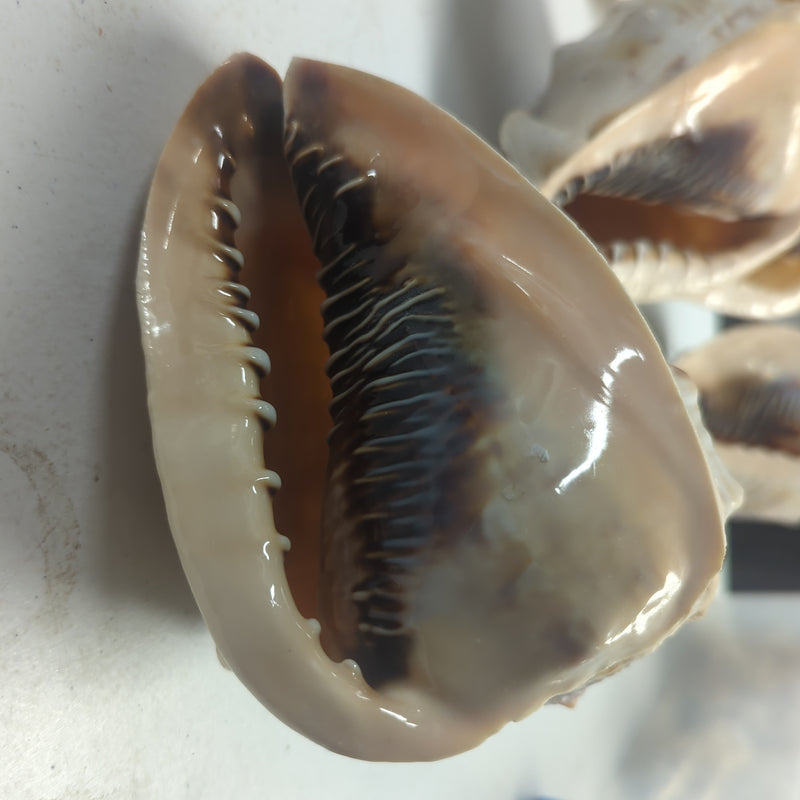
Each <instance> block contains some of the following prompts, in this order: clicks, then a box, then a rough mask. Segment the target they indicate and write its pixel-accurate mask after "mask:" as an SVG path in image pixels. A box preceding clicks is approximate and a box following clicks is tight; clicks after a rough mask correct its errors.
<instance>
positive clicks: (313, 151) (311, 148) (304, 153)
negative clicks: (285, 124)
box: [286, 123, 325, 169]
mask: <svg viewBox="0 0 800 800" xmlns="http://www.w3.org/2000/svg"><path fill="white" fill-rule="evenodd" d="M295 124H296V123H295ZM298 127H299V126H298ZM293 138H294V137H293ZM289 149H290V148H289V147H287V148H286V154H287V156H288V154H289ZM324 152H325V146H324V145H323V144H320V143H319V142H312V143H311V144H308V145H306V146H305V147H301V148H300V149H299V150H298V151H297V152H296V153H295V154H294V155H293V156H292V160H291V161H290V162H289V166H290V167H291V168H292V169H294V168H295V167H296V166H297V165H298V164H299V163H300V162H301V161H303V160H305V159H306V158H308V157H309V156H313V155H321V154H322V153H324Z"/></svg>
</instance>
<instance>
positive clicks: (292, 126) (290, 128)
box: [283, 119, 300, 153]
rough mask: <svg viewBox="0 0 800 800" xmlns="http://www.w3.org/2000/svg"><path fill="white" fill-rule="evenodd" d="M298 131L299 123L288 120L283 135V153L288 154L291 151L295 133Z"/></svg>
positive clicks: (294, 120)
mask: <svg viewBox="0 0 800 800" xmlns="http://www.w3.org/2000/svg"><path fill="white" fill-rule="evenodd" d="M299 130H300V123H299V122H298V121H297V120H296V119H292V120H289V121H288V122H287V123H286V127H285V130H284V135H283V152H284V153H288V152H289V151H290V150H291V149H292V145H293V144H294V140H295V137H296V136H297V132H298V131H299Z"/></svg>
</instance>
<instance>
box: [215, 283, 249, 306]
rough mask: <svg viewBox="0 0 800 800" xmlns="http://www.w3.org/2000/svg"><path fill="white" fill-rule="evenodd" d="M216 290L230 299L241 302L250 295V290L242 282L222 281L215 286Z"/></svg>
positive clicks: (245, 300)
mask: <svg viewBox="0 0 800 800" xmlns="http://www.w3.org/2000/svg"><path fill="white" fill-rule="evenodd" d="M217 292H218V293H219V294H221V295H223V296H224V297H227V298H229V299H231V300H237V301H242V302H247V301H248V300H249V299H250V298H251V296H252V294H251V292H250V290H249V289H248V288H247V287H246V286H245V285H244V284H243V283H236V282H235V281H222V283H220V284H219V286H217Z"/></svg>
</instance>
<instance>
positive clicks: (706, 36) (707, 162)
mask: <svg viewBox="0 0 800 800" xmlns="http://www.w3.org/2000/svg"><path fill="white" fill-rule="evenodd" d="M799 48H800V4H798V3H796V2H779V0H761V1H760V2H757V1H756V2H754V1H753V0H750V1H749V2H747V1H746V0H710V2H709V1H707V2H697V1H696V0H691V2H689V0H640V1H638V2H637V1H636V0H632V1H631V2H627V3H623V4H620V5H617V6H614V7H612V8H611V9H610V10H609V13H608V15H607V17H606V19H605V22H604V23H603V25H602V26H601V27H600V28H599V29H598V30H597V31H595V32H594V33H593V34H591V35H590V36H588V37H587V38H586V39H584V40H582V41H580V42H577V43H573V44H568V45H566V46H564V47H562V48H560V49H559V50H558V51H557V52H556V55H555V61H554V66H553V74H552V78H551V82H550V85H549V88H548V90H547V92H546V94H545V95H544V97H543V98H542V99H541V101H540V102H539V104H538V105H537V107H536V108H535V109H534V110H533V112H531V113H530V114H528V113H526V112H522V111H517V112H514V113H512V114H511V115H510V116H509V117H508V118H507V119H506V120H505V122H504V124H503V126H502V130H501V144H502V146H503V149H504V150H505V152H506V153H507V154H508V155H509V157H510V158H511V160H512V161H513V162H515V163H516V164H517V165H518V166H519V167H520V169H521V170H522V171H523V172H524V173H525V174H526V175H528V177H529V178H530V179H531V180H532V181H533V182H534V184H535V185H537V186H538V187H539V188H540V189H541V190H542V192H543V193H544V194H545V196H547V197H549V198H550V199H552V200H553V201H554V202H556V203H557V204H559V205H561V206H562V207H564V208H565V210H566V211H567V213H569V214H570V215H571V216H572V217H573V218H574V219H575V220H576V221H577V222H578V224H579V225H581V227H583V229H584V230H585V231H586V232H587V233H588V235H589V236H590V238H592V239H593V241H595V243H596V244H597V245H598V246H599V247H600V249H601V251H602V252H603V253H604V255H606V257H607V259H608V260H609V262H610V263H611V265H612V267H613V269H614V271H615V273H616V274H617V276H618V277H619V278H620V279H621V280H622V282H623V284H624V285H625V288H626V289H627V291H628V292H629V293H630V295H631V297H632V298H633V299H634V300H635V301H637V302H650V301H657V300H664V299H669V298H683V299H688V300H692V301H695V302H698V303H703V304H705V305H706V306H708V307H710V308H712V309H714V310H716V311H719V312H723V313H730V314H735V315H737V316H744V317H774V316H782V315H789V314H792V313H794V312H795V311H796V310H797V309H798V308H800V260H798V258H797V255H796V248H797V246H798V242H799V241H800V195H798V193H797V191H796V187H797V185H800V113H798V109H799V108H800V60H798V59H797V57H796V54H797V51H798V49H799Z"/></svg>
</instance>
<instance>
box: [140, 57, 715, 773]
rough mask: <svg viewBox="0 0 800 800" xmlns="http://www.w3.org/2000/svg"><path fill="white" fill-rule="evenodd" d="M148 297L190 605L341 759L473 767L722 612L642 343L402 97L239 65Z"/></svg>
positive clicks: (548, 229)
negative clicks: (540, 718)
mask: <svg viewBox="0 0 800 800" xmlns="http://www.w3.org/2000/svg"><path fill="white" fill-rule="evenodd" d="M284 115H285V118H286V127H285V137H286V139H285V149H286V161H284V156H283V150H284V147H283V144H282V139H283V136H284V129H283V123H284ZM292 183H293V184H294V189H293V188H292ZM294 190H296V191H297V196H296V197H295V194H294ZM303 220H304V221H305V225H306V226H307V229H308V232H306V231H305V229H304V227H303ZM312 246H313V250H314V255H312V252H311V249H312ZM314 256H316V258H318V259H319V262H316V261H315V258H314ZM320 264H321V268H320V271H319V280H320V283H321V284H322V286H323V287H324V289H325V290H326V292H327V299H323V295H322V294H321V291H320V289H319V288H317V287H316V286H314V284H313V279H312V277H313V273H314V271H315V269H317V268H318V267H319V266H320ZM138 300H139V309H140V317H141V322H142V329H143V343H144V348H145V354H146V363H147V379H148V392H149V395H148V402H149V406H150V413H151V419H152V423H153V435H154V443H155V451H156V458H157V463H158V468H159V474H160V477H161V480H162V485H163V488H164V495H165V499H166V503H167V508H168V513H169V517H170V524H171V527H172V530H173V534H174V536H175V539H176V542H177V545H178V549H179V551H180V554H181V560H182V563H183V565H184V569H185V571H186V573H187V576H188V578H189V581H190V584H191V586H192V590H193V592H194V594H195V597H196V599H197V601H198V604H199V605H200V607H201V610H202V611H203V614H204V617H205V619H206V622H207V623H208V626H209V629H210V630H211V633H212V635H213V636H214V639H215V641H216V642H217V645H218V647H219V650H220V653H221V654H222V657H223V658H224V659H225V661H226V662H227V663H228V664H229V665H230V666H231V668H232V669H233V670H234V671H235V672H236V673H237V675H238V676H239V677H240V678H241V679H242V680H243V682H244V683H245V684H246V685H247V686H248V687H249V688H250V689H251V691H252V692H253V693H254V694H255V695H256V696H257V697H258V698H259V699H260V700H261V701H262V702H264V704H265V705H267V706H268V707H269V708H270V709H272V710H273V711H274V712H275V713H276V714H277V715H279V716H280V717H281V718H282V719H284V720H285V721H286V722H287V723H288V724H290V725H292V726H293V727H295V728H297V729H298V730H300V731H302V732H303V733H305V734H306V735H308V736H310V737H311V738H313V739H315V740H316V741H319V742H320V743H322V744H324V745H325V746H327V747H329V748H331V749H334V750H337V751H339V752H343V753H347V754H349V755H354V756H357V757H361V758H368V759H382V760H411V759H418V760H427V759H433V758H439V757H442V756H445V755H449V754H452V753H456V752H459V751H461V750H464V749H466V748H469V747H472V746H474V745H475V744H477V743H478V742H480V741H481V740H482V739H483V738H485V737H486V736H487V735H489V734H490V733H492V732H493V731H495V730H496V729H497V728H499V727H501V726H502V725H503V724H505V722H507V721H508V720H510V719H517V718H519V717H521V716H523V715H525V714H527V713H529V712H530V711H532V710H533V709H535V708H537V707H538V706H540V705H541V704H542V703H544V702H546V701H547V700H548V699H549V698H551V697H553V696H556V695H561V694H565V693H569V692H571V691H574V690H575V689H578V688H580V687H581V686H583V685H585V684H586V683H588V682H591V681H593V680H596V679H598V678H600V677H602V676H603V675H606V674H608V673H610V672H613V671H615V670H616V669H619V668H620V667H621V666H623V665H624V664H626V663H627V662H628V661H630V660H631V659H632V658H635V657H636V656H638V655H642V654H643V653H646V652H649V651H650V650H652V649H653V648H654V647H655V646H657V645H658V643H659V642H660V641H661V640H662V639H663V638H664V637H665V636H666V635H668V634H669V633H671V632H673V631H674V630H675V629H676V628H677V626H678V625H680V623H681V622H682V621H684V620H685V619H687V618H688V617H689V616H691V615H693V614H695V613H697V612H698V611H699V610H701V608H702V607H703V606H704V604H705V603H706V602H707V601H708V599H709V597H710V591H711V590H713V587H714V586H715V583H716V575H717V573H718V570H719V567H720V563H721V559H722V554H723V549H724V542H723V536H722V529H721V520H720V515H719V511H718V508H717V504H716V500H715V497H714V493H713V488H712V482H711V478H710V475H709V471H708V467H707V465H706V462H705V460H704V457H703V453H702V450H701V447H700V445H699V443H698V440H697V437H696V436H695V434H694V431H693V429H692V427H691V423H690V421H689V419H688V418H687V416H686V412H685V410H684V408H683V404H682V403H681V400H680V397H679V396H678V393H677V390H676V387H675V384H674V382H673V381H672V379H671V377H670V374H669V371H668V369H667V367H666V364H665V363H664V361H663V358H662V357H661V355H660V352H659V351H658V348H657V345H656V343H655V341H654V340H653V338H652V336H651V335H650V333H649V331H648V329H647V327H646V325H645V324H644V321H643V320H642V318H641V316H640V315H639V313H638V311H637V310H636V308H635V306H634V305H633V304H632V303H631V302H630V300H629V299H628V298H627V297H626V296H625V294H624V293H623V291H622V289H621V287H620V286H619V285H618V283H617V282H616V281H615V280H614V279H613V277H612V276H611V275H610V274H609V273H608V271H607V270H606V269H605V267H604V265H603V263H602V261H601V260H600V259H599V257H598V255H597V253H596V251H595V250H594V248H592V246H591V245H590V244H589V242H588V241H587V240H586V239H585V237H583V236H582V235H581V234H580V233H579V231H578V230H577V228H576V227H575V226H574V225H573V224H572V223H571V222H570V221H569V220H567V219H566V218H565V217H564V216H563V215H562V214H560V212H558V211H557V210H556V209H554V208H553V207H552V206H551V205H550V204H549V203H547V202H546V201H545V200H544V199H543V198H542V197H540V196H539V195H538V194H537V193H536V192H535V191H533V190H532V189H531V187H530V184H529V183H528V182H527V181H525V180H524V179H523V178H522V177H521V176H520V175H519V174H518V173H517V172H516V171H515V170H514V169H512V168H511V167H510V166H509V165H508V164H507V162H505V161H504V160H503V159H502V158H501V157H500V156H499V155H498V154H496V153H495V152H494V151H492V150H491V149H490V148H489V147H488V146H486V145H485V144H484V143H483V142H481V141H480V140H479V139H477V137H475V136H474V135H473V134H471V133H470V132H469V131H467V130H466V129H465V128H463V127H462V126H460V125H459V124H458V123H457V122H455V121H454V120H453V119H452V118H451V117H449V116H448V115H447V114H445V113H444V112H442V111H440V110H438V109H436V108H434V107H432V106H430V105H429V104H427V103H425V102H424V101H422V100H421V99H420V98H418V97H416V96H414V95H412V94H410V93H409V92H406V91H404V90H402V89H400V88H399V87H396V86H393V85H392V84H388V83H386V82H385V81H381V80H379V79H377V78H373V77H371V76H367V75H364V74H362V73H358V72H355V71H353V70H348V69H344V68H341V67H333V66H329V65H323V64H318V63H315V62H307V61H295V62H294V63H293V65H292V67H291V68H290V70H289V73H288V75H287V79H286V85H285V87H284V100H283V102H282V100H281V87H280V81H279V79H278V77H277V75H275V73H274V72H272V70H270V69H269V68H268V67H267V66H266V65H265V64H263V62H260V61H259V60H258V59H256V58H254V57H252V56H247V55H241V56H237V57H234V58H233V59H231V60H230V61H229V62H227V63H226V64H225V65H223V66H222V67H220V69H219V70H217V72H215V73H214V75H212V76H211V77H210V78H209V79H208V81H207V82H206V83H205V84H204V85H203V86H202V87H201V88H200V89H199V90H198V92H197V94H196V95H195V98H194V99H193V100H192V102H191V103H190V104H189V106H188V108H187V110H186V111H185V113H184V115H183V117H182V118H181V120H180V121H179V123H178V125H177V127H176V129H175V132H174V133H173V135H172V138H171V139H170V141H169V142H168V144H167V146H166V148H165V151H164V154H163V155H162V158H161V160H160V162H159V166H158V168H157V171H156V175H155V177H154V181H153V186H152V189H151V195H150V200H149V203H148V208H147V213H146V218H145V224H144V229H143V233H142V250H141V261H140V270H139V276H138ZM320 304H321V307H322V312H323V314H322V319H319V318H316V317H315V313H314V309H315V307H316V306H318V305H320ZM323 323H324V327H323ZM323 339H324V340H327V343H328V345H329V347H330V349H331V356H330V358H329V359H328V361H327V366H326V364H325V353H324V348H323V346H322V342H323ZM265 350H266V351H268V353H269V355H267V352H265ZM325 369H327V371H328V374H329V376H330V379H331V381H332V385H333V397H331V391H330V389H329V388H328V387H327V385H326V382H325V380H324V372H325ZM387 387H388V388H390V389H391V392H384V390H386V389H387ZM329 400H330V401H331V414H332V416H333V429H332V431H331V433H330V436H329V440H330V446H331V451H330V460H329V463H328V466H327V468H325V467H324V462H325V459H326V457H327V456H326V455H325V448H324V438H325V436H324V434H325V429H326V428H327V427H328V424H329V422H328V418H327V412H326V411H325V406H326V404H327V403H328V401H329ZM405 409H408V410H409V411H408V413H407V412H406V410H405ZM654 410H657V411H654ZM276 419H277V424H275V423H276ZM273 426H274V429H273ZM265 431H266V432H265ZM407 467H410V469H409V471H408V472H407V473H404V474H399V473H401V472H402V471H403V470H405V469H406V468H407ZM326 471H327V487H326V485H325V472H326ZM279 475H280V478H279V477H278V476H279ZM387 475H392V476H393V480H392V481H391V482H384V481H383V478H384V477H385V476H387ZM376 477H379V478H380V480H378V481H376ZM376 483H377V484H378V490H377V491H376V490H375V484H376ZM281 487H282V488H281ZM407 509H410V510H411V512H413V513H411V514H410V515H407V516H406V518H405V521H406V522H409V521H410V522H411V524H410V525H408V526H407V530H405V531H403V530H401V527H402V526H401V522H403V520H404V517H403V514H405V513H406V510H407ZM320 527H322V529H323V533H324V537H323V538H324V540H323V541H322V543H321V544H320V543H319V541H318V532H319V528H320ZM279 531H280V533H279ZM282 534H286V536H288V537H289V538H288V539H287V538H286V536H283V535H282ZM289 546H291V549H290V550H289V552H288V554H287V553H286V551H287V549H288V548H289ZM320 550H321V552H322V556H321V566H320V562H319V561H318V560H317V557H315V553H317V551H320ZM387 584H391V586H390V587H389V588H390V589H391V592H389V594H390V595H391V596H390V597H389V603H388V604H387V603H386V593H387V591H386V590H387ZM395 584H396V585H395ZM376 597H377V600H376ZM315 606H318V608H319V614H320V618H321V620H322V625H321V626H320V623H319V622H317V621H316V619H313V618H312V615H313V614H314V613H315ZM320 633H321V637H320ZM394 634H397V635H394ZM387 642H388V643H389V646H388V648H383V649H381V648H382V647H383V645H384V644H386V643H387ZM354 656H357V657H358V658H359V659H361V660H363V662H364V665H365V669H364V674H363V676H362V670H361V669H360V668H359V666H357V665H356V664H355V663H354V662H353V661H352V660H351V659H352V657H354ZM387 664H388V665H389V666H388V667H387V666H386V665H387ZM364 677H366V678H367V680H366V681H365V680H364Z"/></svg>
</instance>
